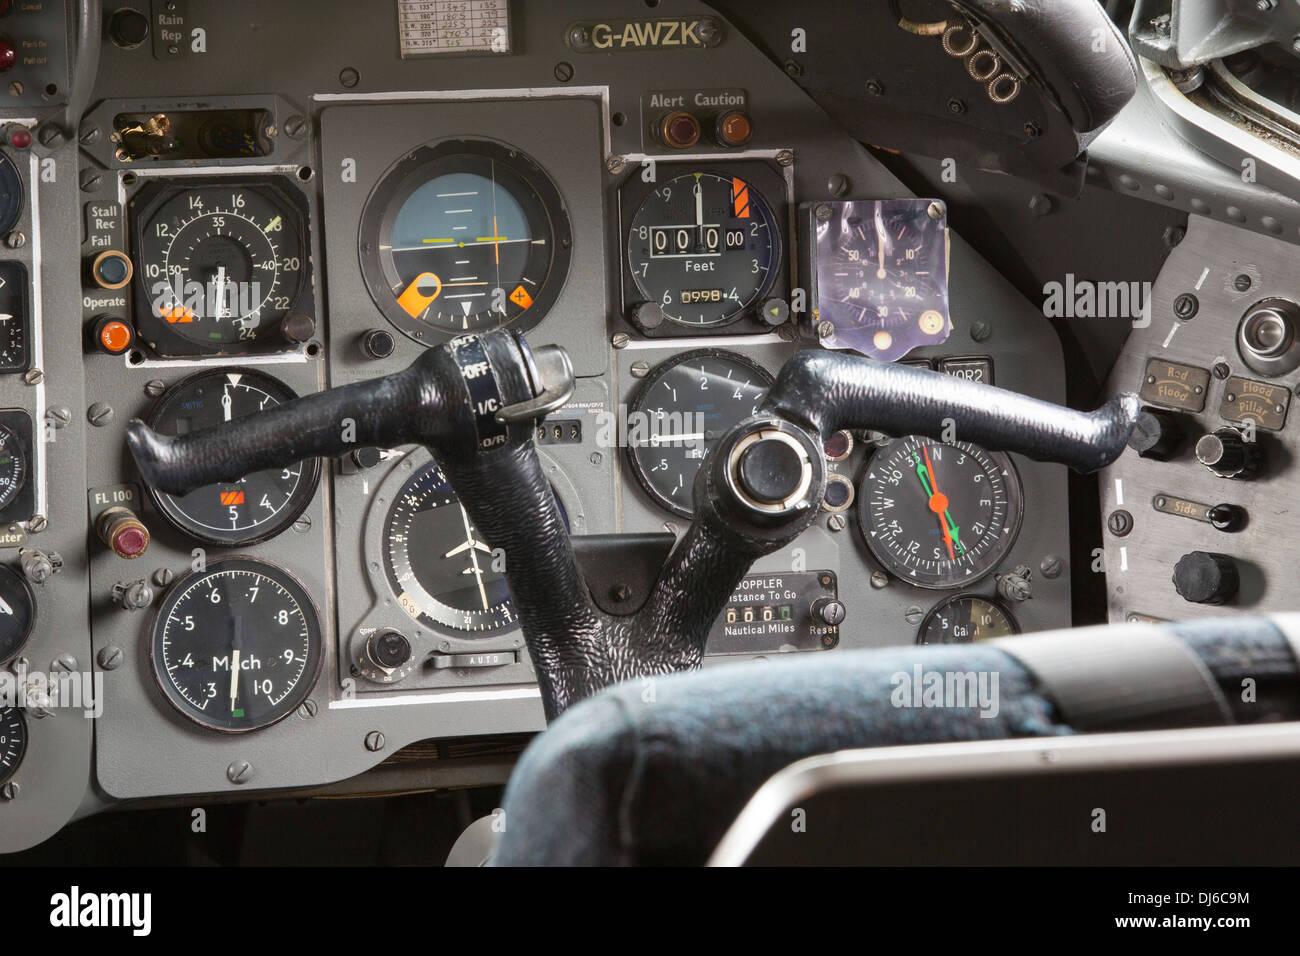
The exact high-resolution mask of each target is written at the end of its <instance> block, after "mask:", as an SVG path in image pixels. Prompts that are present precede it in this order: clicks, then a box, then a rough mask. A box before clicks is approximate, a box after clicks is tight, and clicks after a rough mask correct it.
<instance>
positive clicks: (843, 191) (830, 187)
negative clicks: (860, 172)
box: [817, 173, 852, 210]
mask: <svg viewBox="0 0 1300 956" xmlns="http://www.w3.org/2000/svg"><path fill="white" fill-rule="evenodd" d="M851 186H852V184H851V183H850V182H849V177H848V176H845V175H844V174H843V173H835V174H834V175H833V176H831V178H830V179H829V180H827V182H826V191H827V192H828V193H830V194H831V195H832V196H834V197H835V198H836V199H842V198H843V197H845V196H847V195H848V194H849V189H850V188H851ZM817 208H818V209H819V210H820V209H821V206H818V207H817Z"/></svg>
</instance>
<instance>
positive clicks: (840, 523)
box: [826, 515, 848, 531]
mask: <svg viewBox="0 0 1300 956" xmlns="http://www.w3.org/2000/svg"><path fill="white" fill-rule="evenodd" d="M847 525H848V522H847V521H845V520H844V515H831V516H830V517H829V518H827V519H826V527H827V528H829V529H830V530H831V531H843V530H844V529H845V527H846V526H847Z"/></svg>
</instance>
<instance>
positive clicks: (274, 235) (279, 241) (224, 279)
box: [132, 182, 307, 355]
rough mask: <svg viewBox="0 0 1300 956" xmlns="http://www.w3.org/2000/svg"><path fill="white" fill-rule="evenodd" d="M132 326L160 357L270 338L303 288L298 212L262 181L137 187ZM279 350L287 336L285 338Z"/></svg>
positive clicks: (235, 347) (242, 347)
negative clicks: (156, 188)
mask: <svg viewBox="0 0 1300 956" xmlns="http://www.w3.org/2000/svg"><path fill="white" fill-rule="evenodd" d="M132 208H133V209H134V210H135V215H136V222H135V227H136V242H137V246H136V255H137V257H138V258H137V275H138V276H139V280H138V282H139V285H138V286H137V299H138V300H139V301H137V304H136V314H137V325H138V326H139V328H140V332H141V335H142V337H143V338H144V339H145V340H146V341H149V342H150V344H151V345H152V346H154V347H155V348H156V349H157V350H158V351H159V352H160V353H161V354H163V355H171V354H195V353H215V352H224V353H231V352H244V351H249V350H250V347H251V346H252V345H253V343H256V342H259V341H262V342H264V341H267V339H268V337H270V340H271V341H274V340H275V339H276V337H277V334H278V332H279V330H280V323H281V321H282V320H283V319H284V317H285V316H286V315H287V314H288V313H289V312H290V311H291V310H292V309H293V308H294V306H295V304H296V303H297V302H298V300H299V297H300V293H301V292H302V291H303V280H304V276H305V274H306V264H307V250H306V244H305V227H304V221H305V220H304V217H303V216H302V215H301V213H300V212H299V210H298V209H297V208H296V203H295V201H294V200H291V198H290V196H289V194H288V193H287V192H286V191H284V190H281V189H280V188H279V187H276V186H272V185H270V184H268V183H264V182H227V183H223V184H220V185H204V186H194V187H184V188H181V187H175V186H173V187H171V188H170V189H164V190H163V191H162V192H161V193H159V192H145V191H143V190H142V191H141V193H140V195H139V196H137V198H136V199H135V200H134V201H133V202H132ZM284 344H285V346H286V347H287V345H288V343H287V342H286V343H284Z"/></svg>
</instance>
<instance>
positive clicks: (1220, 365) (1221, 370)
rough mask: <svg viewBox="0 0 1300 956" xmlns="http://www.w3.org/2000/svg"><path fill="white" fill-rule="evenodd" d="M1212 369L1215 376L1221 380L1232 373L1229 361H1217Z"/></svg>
mask: <svg viewBox="0 0 1300 956" xmlns="http://www.w3.org/2000/svg"><path fill="white" fill-rule="evenodd" d="M1210 371H1211V372H1212V373H1213V374H1214V377H1215V378H1217V379H1220V380H1222V379H1225V378H1227V377H1228V376H1229V375H1231V374H1232V369H1230V368H1229V367H1228V363H1227V362H1215V363H1214V366H1213V367H1212V368H1211V369H1210Z"/></svg>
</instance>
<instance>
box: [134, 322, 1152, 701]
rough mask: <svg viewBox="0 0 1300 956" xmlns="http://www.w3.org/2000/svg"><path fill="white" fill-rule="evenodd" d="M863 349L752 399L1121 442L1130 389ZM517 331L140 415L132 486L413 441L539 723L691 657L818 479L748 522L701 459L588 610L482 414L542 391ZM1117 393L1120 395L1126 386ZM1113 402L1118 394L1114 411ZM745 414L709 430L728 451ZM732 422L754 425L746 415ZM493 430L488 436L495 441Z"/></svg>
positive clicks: (525, 425)
mask: <svg viewBox="0 0 1300 956" xmlns="http://www.w3.org/2000/svg"><path fill="white" fill-rule="evenodd" d="M913 371H914V370H910V369H905V368H901V367H898V366H887V365H881V364H880V363H877V362H872V361H870V360H868V359H863V358H858V357H852V356H847V355H840V354H831V353H824V352H803V353H800V354H799V355H797V356H795V357H794V358H793V359H791V360H790V362H789V363H787V365H786V368H785V369H784V370H783V372H782V374H781V377H780V379H778V382H777V384H776V386H775V387H774V388H773V389H772V392H771V394H770V396H769V399H768V402H767V405H766V407H765V413H766V415H767V418H768V423H767V424H765V425H764V427H765V428H782V429H786V430H788V431H790V432H792V433H794V432H798V433H799V434H804V435H805V440H804V443H805V446H806V447H809V448H815V446H814V445H812V440H813V439H812V436H808V435H806V434H805V433H804V432H803V431H802V429H804V428H811V429H812V431H813V432H816V433H819V434H821V435H826V434H829V432H831V431H834V430H836V429H838V428H841V427H848V426H852V427H862V428H881V429H885V430H896V431H897V432H898V433H900V434H901V433H911V432H923V433H926V434H935V433H936V430H937V429H942V428H943V418H944V417H950V418H953V419H954V420H955V421H956V428H957V432H958V434H959V435H960V436H961V437H962V438H966V439H969V440H971V441H978V442H980V443H981V444H987V445H988V446H989V447H991V448H994V449H1002V450H1009V451H1020V452H1023V453H1024V454H1028V455H1031V456H1032V457H1035V458H1044V459H1051V460H1057V461H1064V462H1066V463H1068V464H1072V465H1074V466H1075V467H1098V466H1100V465H1102V464H1104V463H1105V462H1107V461H1109V460H1111V459H1112V458H1113V457H1114V455H1116V454H1118V453H1119V450H1120V449H1122V448H1123V447H1124V442H1125V441H1126V440H1127V438H1128V433H1129V431H1130V430H1131V428H1132V419H1133V414H1135V413H1136V400H1134V401H1133V402H1131V403H1126V402H1121V403H1120V404H1119V405H1117V406H1116V407H1114V408H1110V407H1109V406H1108V409H1103V410H1102V411H1100V412H1096V413H1093V415H1084V414H1082V413H1079V412H1072V411H1069V410H1068V409H1061V408H1057V407H1056V406H1053V405H1048V404H1046V403H1043V402H1035V401H1033V400H1032V399H1024V398H1021V397H1019V396H1015V395H1012V394H1011V393H1009V392H1004V391H1002V390H1001V389H992V388H985V387H981V386H975V385H971V384H970V383H965V382H960V381H959V380H956V379H952V378H950V377H948V376H933V375H927V374H925V373H921V376H922V377H920V378H918V377H917V376H916V375H913V374H902V375H900V374H899V373H910V372H913ZM538 376H539V373H538V369H537V367H536V365H535V364H534V362H533V359H532V358H531V356H530V354H529V353H528V351H527V348H526V346H524V344H523V343H522V340H517V339H516V338H515V337H514V336H513V335H512V334H511V333H509V332H505V331H498V332H491V333H487V334H485V335H480V336H466V337H462V338H461V339H457V340H454V341H453V342H451V343H450V344H448V345H446V346H442V347H439V348H434V349H430V350H428V351H427V352H425V353H423V354H422V355H421V356H420V357H419V358H418V359H416V361H415V362H414V363H413V364H412V365H411V366H410V367H409V368H407V369H406V370H405V371H402V372H398V373H397V374H395V375H390V376H387V377H386V378H381V379H376V380H375V381H372V382H362V383H359V384H356V385H348V386H345V387H342V388H337V389H332V390H330V391H326V392H321V393H319V394H316V395H310V396H307V397H305V398H300V399H297V400H295V401H292V402H288V403H286V404H284V405H281V406H279V407H277V408H274V409H270V410H268V411H265V412H260V413H258V414H255V415H250V416H247V417H245V418H240V419H236V420H235V421H233V422H227V423H226V424H223V425H220V426H218V427H216V428H210V429H206V430H204V431H200V432H194V433H192V434H190V435H186V436H185V437H183V438H176V439H171V438H165V437H163V436H160V435H157V434H155V433H154V432H152V431H151V430H150V429H149V428H148V427H147V426H146V425H145V424H144V423H143V422H140V421H133V422H131V424H130V425H129V426H128V428H127V442H128V444H129V446H130V449H131V452H132V454H133V455H134V456H135V458H136V462H137V463H138V465H139V467H140V472H141V474H142V476H143V477H144V479H145V480H146V481H148V482H149V483H150V484H152V485H153V486H155V487H157V488H159V489H161V490H163V491H166V492H171V493H181V492H185V491H189V490H191V489H193V488H196V487H200V486H202V485H205V484H211V483H213V482H216V481H233V480H236V479H238V478H240V477H242V476H243V475H245V474H248V473H249V472H252V471H257V470H259V469H264V468H273V467H281V466H284V465H288V464H291V463H293V462H295V461H299V460H300V459H302V458H305V457H309V456H313V455H336V454H340V453H342V452H345V451H347V450H348V449H349V448H352V447H357V446H362V445H379V446H381V447H393V446H396V445H401V444H408V443H419V444H423V445H425V446H426V447H427V448H428V449H429V451H430V453H431V454H432V455H433V457H434V458H435V459H436V460H437V462H438V464H439V465H440V466H441V468H442V469H443V472H444V473H445V474H446V476H447V480H448V481H449V482H450V483H451V486H452V488H453V489H454V490H455V492H456V494H457V495H458V496H459V498H460V501H461V503H462V504H463V505H464V506H465V510H466V512H467V513H468V514H469V516H470V518H471V519H472V520H473V522H474V524H475V525H476V526H477V527H478V529H479V530H480V531H481V532H482V534H483V537H484V539H485V540H486V541H487V543H488V544H489V545H490V546H491V547H493V548H494V549H496V548H499V549H501V550H502V551H503V552H504V554H505V562H506V563H505V572H504V573H505V577H506V581H507V583H508V584H509V586H510V592H511V597H512V600H513V602H514V605H515V609H516V611H517V613H518V616H519V621H520V625H521V627H522V629H523V633H524V638H525V640H526V641H527V643H528V652H529V654H530V656H531V658H532V662H533V665H534V666H535V668H536V669H537V676H538V683H539V686H540V688H541V692H542V702H543V705H544V706H545V709H546V715H547V717H548V718H554V717H555V716H557V715H558V714H560V713H561V712H562V711H563V710H564V709H565V708H566V707H568V706H569V705H570V704H572V703H574V702H575V701H577V700H581V699H582V698H584V697H588V696H591V695H592V694H595V693H597V692H598V691H600V690H601V689H603V688H605V687H607V686H609V685H610V684H612V683H615V682H617V681H620V680H626V679H629V678H633V677H648V676H652V675H656V674H669V673H673V672H676V671H680V670H689V669H691V668H694V667H698V666H699V665H700V662H701V661H702V660H703V657H704V644H705V642H706V640H707V639H708V634H709V628H710V627H711V625H712V624H713V621H714V620H715V619H716V618H717V616H718V614H719V613H721V611H722V608H723V607H724V606H725V604H726V602H727V600H728V599H729V598H730V596H731V593H732V591H733V590H734V589H735V587H736V585H737V583H738V582H739V581H740V579H741V577H742V576H743V575H744V574H745V572H746V571H748V570H749V567H750V565H751V564H752V563H753V562H754V560H755V559H756V558H758V557H760V556H762V555H764V554H769V553H771V552H773V551H775V550H777V549H779V548H781V547H784V546H785V545H787V544H788V543H789V542H790V541H792V540H794V538H795V537H797V536H798V535H799V534H800V533H801V532H802V531H803V530H804V529H805V528H807V527H808V525H809V524H810V523H811V522H812V520H813V519H814V518H815V517H816V514H817V511H818V506H819V505H820V496H821V494H822V492H823V490H824V482H823V483H822V484H818V485H816V486H815V488H814V490H812V491H810V492H809V499H808V500H807V501H806V502H805V506H804V507H803V508H802V509H800V510H797V511H795V512H794V513H792V514H791V515H789V516H787V517H785V518H783V519H782V520H781V521H779V522H777V523H776V524H773V522H772V521H770V520H767V519H763V520H759V521H756V522H750V521H749V520H747V518H746V517H745V513H744V510H743V508H742V509H739V510H737V507H736V503H735V500H734V497H728V496H729V495H732V492H730V491H729V490H728V486H729V482H728V477H727V472H726V469H727V463H726V461H725V457H726V456H725V454H721V455H715V454H713V453H710V454H709V455H708V456H707V457H706V459H705V461H704V463H703V466H702V467H701V469H700V474H699V477H698V478H697V480H696V485H695V512H696V517H695V520H694V521H693V522H692V524H691V526H690V528H688V529H687V531H686V533H685V534H684V535H683V537H682V538H681V540H680V541H678V543H677V546H676V547H675V548H674V550H673V551H672V553H671V554H670V555H669V556H668V559H667V561H666V563H665V565H664V568H663V570H662V571H661V572H660V574H659V578H658V580H657V581H656V583H655V585H654V588H653V589H652V591H651V594H650V596H649V598H648V599H647V600H646V602H645V604H644V605H643V606H642V607H641V609H640V610H639V611H637V612H636V613H635V614H632V615H628V616H624V617H615V616H612V615H609V614H606V613H604V612H602V611H601V610H599V608H597V607H596V605H595V603H594V602H593V601H592V599H591V595H590V594H589V593H588V591H587V587H586V584H585V583H584V581H583V579H582V575H581V572H580V571H579V568H578V564H577V561H576V560H575V558H574V555H573V546H572V544H571V542H570V541H569V536H568V533H567V532H566V530H565V527H564V523H563V521H562V520H561V517H560V512H559V508H558V507H557V505H556V502H555V496H554V494H553V493H552V491H551V488H550V484H549V482H548V481H547V479H546V477H545V475H544V474H543V472H542V468H541V463H540V462H539V460H538V457H537V450H536V447H535V445H534V442H533V431H534V424H533V423H532V422H531V421H528V420H527V419H520V420H515V419H514V417H512V416H497V415H495V414H493V409H502V408H507V407H510V406H516V407H517V406H518V405H520V404H521V403H525V402H529V401H531V400H533V399H535V398H536V397H537V396H538V394H539V393H540V392H541V390H542V389H541V385H540V383H539V382H538V381H537V379H538ZM1130 398H1131V396H1130ZM1129 404H1131V405H1132V409H1131V410H1130V408H1129ZM745 427H747V426H746V425H745V424H742V425H741V426H738V427H737V429H736V430H735V431H733V432H731V433H729V434H728V435H727V436H723V438H722V439H721V441H720V442H719V443H718V446H717V447H718V448H720V449H724V450H725V449H726V448H727V447H729V444H730V442H731V441H732V439H733V436H737V435H739V434H740V433H741V431H742V429H744V428H745ZM748 427H753V422H752V421H751V422H750V423H749V426H748ZM502 435H504V439H502V437H501V436H502Z"/></svg>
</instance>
